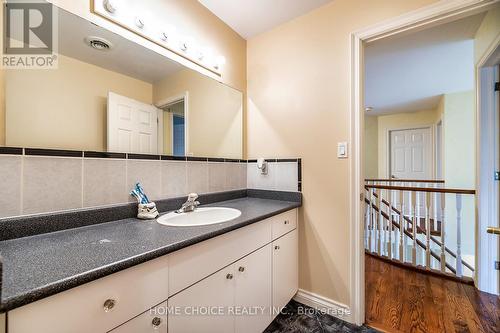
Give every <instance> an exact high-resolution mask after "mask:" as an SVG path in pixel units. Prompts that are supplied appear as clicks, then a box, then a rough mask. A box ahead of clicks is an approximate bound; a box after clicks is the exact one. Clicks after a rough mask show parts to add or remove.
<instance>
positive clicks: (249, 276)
mask: <svg viewBox="0 0 500 333" xmlns="http://www.w3.org/2000/svg"><path fill="white" fill-rule="evenodd" d="M271 249H272V247H271V244H268V245H266V246H264V247H263V248H261V249H259V250H257V251H255V252H254V253H252V254H250V255H248V256H246V257H244V258H242V259H240V260H239V261H238V262H236V263H235V265H234V267H235V274H236V289H235V298H234V300H235V302H234V305H235V307H234V313H235V331H236V333H260V332H263V331H264V330H265V329H266V327H267V326H268V325H269V324H270V323H271V321H272V317H271V311H272V309H271V307H272V291H271V285H272V274H271V273H272V265H271V260H272V259H271V256H272V251H271Z"/></svg>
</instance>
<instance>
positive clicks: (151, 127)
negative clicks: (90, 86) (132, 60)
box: [107, 92, 159, 154]
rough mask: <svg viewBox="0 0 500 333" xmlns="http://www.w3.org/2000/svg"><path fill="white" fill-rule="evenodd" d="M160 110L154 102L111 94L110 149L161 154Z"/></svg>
mask: <svg viewBox="0 0 500 333" xmlns="http://www.w3.org/2000/svg"><path fill="white" fill-rule="evenodd" d="M158 113H159V110H158V109H157V108H156V107H155V106H153V105H151V104H145V103H142V102H139V101H136V100H134V99H131V98H128V97H125V96H120V95H118V94H115V93H112V92H109V93H108V128H107V137H108V139H107V140H108V151H110V152H118V153H122V152H123V153H140V154H158Z"/></svg>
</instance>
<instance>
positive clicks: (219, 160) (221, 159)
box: [208, 157, 225, 162]
mask: <svg viewBox="0 0 500 333" xmlns="http://www.w3.org/2000/svg"><path fill="white" fill-rule="evenodd" d="M208 161H209V162H224V161H225V159H224V158H216V157H209V158H208Z"/></svg>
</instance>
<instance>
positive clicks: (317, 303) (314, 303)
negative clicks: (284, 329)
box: [293, 289, 353, 323]
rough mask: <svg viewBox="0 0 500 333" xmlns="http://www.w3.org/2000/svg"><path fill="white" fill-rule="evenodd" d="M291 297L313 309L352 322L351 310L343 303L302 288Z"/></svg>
mask: <svg viewBox="0 0 500 333" xmlns="http://www.w3.org/2000/svg"><path fill="white" fill-rule="evenodd" d="M293 299H294V300H295V301H297V302H299V303H302V304H304V305H307V306H310V307H311V308H313V309H316V310H318V311H321V312H324V313H327V314H329V315H331V316H333V317H336V318H339V319H341V320H344V321H347V322H349V323H353V321H352V319H353V318H352V316H351V310H350V309H349V307H348V306H347V305H345V304H342V303H339V302H336V301H334V300H331V299H329V298H326V297H323V296H321V295H318V294H315V293H312V292H310V291H306V290H303V289H299V291H298V292H297V294H295V296H294V297H293Z"/></svg>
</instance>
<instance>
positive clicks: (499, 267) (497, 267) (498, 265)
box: [495, 261, 500, 271]
mask: <svg viewBox="0 0 500 333" xmlns="http://www.w3.org/2000/svg"><path fill="white" fill-rule="evenodd" d="M495 269H496V270H497V271H500V261H495Z"/></svg>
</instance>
